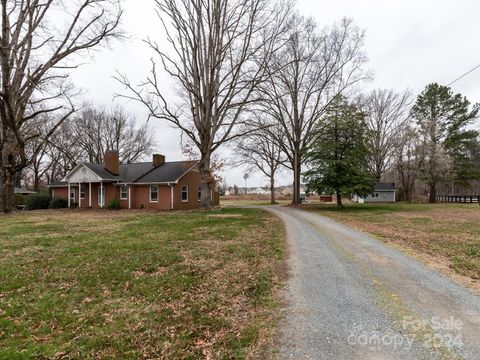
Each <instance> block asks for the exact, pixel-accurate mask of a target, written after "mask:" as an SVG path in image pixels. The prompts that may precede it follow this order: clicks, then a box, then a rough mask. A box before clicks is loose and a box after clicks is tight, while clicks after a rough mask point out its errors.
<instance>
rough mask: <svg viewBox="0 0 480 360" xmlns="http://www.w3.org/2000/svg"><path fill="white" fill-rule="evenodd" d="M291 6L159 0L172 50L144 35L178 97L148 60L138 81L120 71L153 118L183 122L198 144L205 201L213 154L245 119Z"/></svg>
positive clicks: (249, 0)
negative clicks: (145, 75)
mask: <svg viewBox="0 0 480 360" xmlns="http://www.w3.org/2000/svg"><path fill="white" fill-rule="evenodd" d="M275 5H278V6H277V8H275ZM289 6H290V5H289V4H288V3H280V2H276V1H270V0H231V1H219V0H157V1H156V8H157V13H158V17H159V20H160V21H161V23H162V25H163V28H164V30H165V33H166V38H167V40H168V42H169V44H170V48H171V50H172V51H171V52H170V53H168V50H167V49H164V48H162V47H160V45H159V44H157V43H156V42H155V41H153V40H150V39H149V40H147V41H146V42H147V44H148V45H149V47H150V48H151V49H152V50H153V51H154V53H155V55H156V56H157V57H158V58H159V61H160V62H161V64H162V67H163V69H164V70H165V71H166V73H167V74H168V75H170V76H171V77H172V78H173V79H174V80H175V81H176V83H177V85H178V86H179V89H178V90H179V95H180V96H179V97H178V99H177V101H169V99H167V95H166V94H167V93H169V92H171V90H170V89H162V88H161V85H162V84H161V83H160V79H159V76H158V70H159V69H158V67H157V64H156V62H155V61H154V60H152V70H151V73H150V76H149V77H148V78H147V80H146V81H145V83H144V84H142V85H141V86H138V87H137V86H134V85H132V84H131V83H130V81H129V80H128V78H127V77H126V76H123V75H119V76H118V80H119V81H120V82H121V83H123V84H124V85H125V86H126V88H127V89H129V93H130V94H131V95H130V98H133V99H136V100H139V101H140V102H142V103H143V104H144V105H145V106H146V107H147V108H148V110H149V112H150V115H151V117H154V118H157V119H161V120H165V121H168V122H170V123H171V124H173V125H174V126H175V127H177V128H179V129H181V131H182V133H183V135H185V136H186V137H187V138H188V139H189V140H190V141H191V142H192V143H193V144H195V146H196V147H197V149H198V153H199V154H200V162H199V170H200V173H201V177H202V185H201V188H202V189H201V203H202V206H204V207H210V206H211V204H212V199H211V190H212V189H213V188H214V178H213V176H212V172H211V157H212V154H213V153H214V152H215V151H216V150H217V149H218V148H219V147H220V146H222V145H223V144H225V143H226V142H228V141H230V140H232V139H235V138H237V137H239V136H240V135H241V134H240V133H239V132H238V131H237V130H238V129H239V128H240V125H241V124H242V123H244V122H245V121H246V119H245V116H244V110H245V109H246V108H248V106H249V105H250V104H251V102H252V101H253V97H252V94H253V93H254V90H255V89H256V88H257V86H258V85H259V84H260V83H261V82H262V81H264V79H265V75H266V66H265V64H266V63H267V62H268V60H269V57H270V56H271V54H272V52H273V51H274V50H275V48H276V47H278V46H279V41H278V37H277V34H278V32H280V31H281V30H282V29H283V28H284V24H283V22H284V18H285V16H286V15H285V14H286V13H288V9H289ZM278 9H281V10H278Z"/></svg>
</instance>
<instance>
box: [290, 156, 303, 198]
mask: <svg viewBox="0 0 480 360" xmlns="http://www.w3.org/2000/svg"><path fill="white" fill-rule="evenodd" d="M301 172H302V166H301V159H300V155H299V151H296V152H295V155H294V163H293V200H292V205H300V204H301V200H300V177H301Z"/></svg>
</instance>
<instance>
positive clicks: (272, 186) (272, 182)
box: [270, 175, 276, 205]
mask: <svg viewBox="0 0 480 360" xmlns="http://www.w3.org/2000/svg"><path fill="white" fill-rule="evenodd" d="M270 204H272V205H274V204H276V201H275V178H274V177H273V175H272V176H271V177H270Z"/></svg>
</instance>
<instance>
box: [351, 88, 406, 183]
mask: <svg viewBox="0 0 480 360" xmlns="http://www.w3.org/2000/svg"><path fill="white" fill-rule="evenodd" d="M412 103H413V99H412V96H411V93H410V92H409V91H404V92H400V93H397V92H394V91H393V90H387V89H378V90H373V91H372V92H371V93H370V94H368V95H367V96H365V97H363V98H361V99H360V107H361V109H362V110H363V112H364V113H365V114H366V121H367V127H368V138H367V139H368V147H369V149H370V156H369V157H370V159H369V166H370V171H371V172H372V175H373V176H374V177H375V179H376V180H377V181H380V180H381V178H382V176H383V175H384V174H385V173H386V172H387V171H389V170H390V169H391V167H392V166H393V164H394V158H395V149H396V147H397V146H398V140H399V134H400V133H401V132H402V131H403V129H404V128H405V126H407V124H408V122H409V121H410V120H411V118H410V109H411V106H412Z"/></svg>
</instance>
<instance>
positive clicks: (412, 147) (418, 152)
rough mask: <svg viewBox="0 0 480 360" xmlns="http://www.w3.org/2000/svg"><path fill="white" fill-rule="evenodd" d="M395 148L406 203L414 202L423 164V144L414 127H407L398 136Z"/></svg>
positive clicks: (396, 164) (397, 169)
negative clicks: (414, 193)
mask: <svg viewBox="0 0 480 360" xmlns="http://www.w3.org/2000/svg"><path fill="white" fill-rule="evenodd" d="M397 137H398V141H397V143H396V146H395V148H394V154H395V167H396V171H397V173H398V178H399V180H400V185H401V188H402V190H403V196H404V199H405V201H407V202H411V201H412V200H413V192H414V189H415V183H416V181H417V180H418V175H419V172H420V169H421V167H422V164H423V159H424V155H423V153H422V148H423V145H422V142H421V139H420V136H419V134H418V132H417V131H416V130H415V128H414V127H412V126H410V125H407V126H405V127H404V128H403V129H401V131H399V132H398V134H397Z"/></svg>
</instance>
